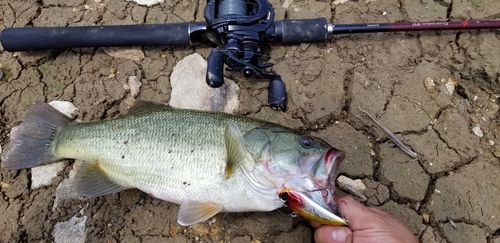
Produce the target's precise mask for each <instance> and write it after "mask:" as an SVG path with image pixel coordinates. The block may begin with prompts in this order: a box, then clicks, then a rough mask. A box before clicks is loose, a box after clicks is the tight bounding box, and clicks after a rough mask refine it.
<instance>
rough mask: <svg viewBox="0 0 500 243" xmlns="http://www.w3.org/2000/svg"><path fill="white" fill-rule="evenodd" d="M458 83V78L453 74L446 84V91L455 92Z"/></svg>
mask: <svg viewBox="0 0 500 243" xmlns="http://www.w3.org/2000/svg"><path fill="white" fill-rule="evenodd" d="M457 85H458V80H456V79H455V78H454V77H453V76H452V77H449V78H448V81H447V82H446V84H445V87H446V90H445V93H447V94H448V95H450V96H451V95H453V93H454V92H455V87H456V86H457Z"/></svg>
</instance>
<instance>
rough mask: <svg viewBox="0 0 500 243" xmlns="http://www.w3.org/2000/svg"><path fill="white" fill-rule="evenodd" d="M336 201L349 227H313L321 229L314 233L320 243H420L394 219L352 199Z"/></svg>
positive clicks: (316, 225) (346, 198) (348, 197)
mask: <svg viewBox="0 0 500 243" xmlns="http://www.w3.org/2000/svg"><path fill="white" fill-rule="evenodd" d="M335 201H336V202H337V205H338V206H339V207H340V211H341V212H342V213H343V214H344V216H345V217H346V218H347V220H349V226H348V227H347V226H333V225H319V224H315V223H312V225H313V226H314V227H315V228H317V229H316V232H315V233H314V240H315V241H316V242H317V243H340V242H342V243H365V242H366V243H382V242H383V243H391V242H394V243H399V242H405V243H406V242H407V243H418V240H417V238H416V237H415V236H414V235H413V233H412V232H411V231H410V229H408V228H407V227H406V225H405V224H404V223H403V222H401V220H399V219H398V218H396V217H394V216H393V215H391V214H388V213H386V212H383V211H380V210H378V209H375V208H370V207H366V206H365V205H363V204H361V203H360V202H358V201H356V199H354V198H353V197H350V196H344V197H339V198H336V199H335Z"/></svg>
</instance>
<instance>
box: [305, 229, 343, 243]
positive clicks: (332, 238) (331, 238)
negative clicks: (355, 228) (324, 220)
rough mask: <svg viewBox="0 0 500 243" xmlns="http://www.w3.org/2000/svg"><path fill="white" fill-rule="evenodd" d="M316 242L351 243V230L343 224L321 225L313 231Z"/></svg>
mask: <svg viewBox="0 0 500 243" xmlns="http://www.w3.org/2000/svg"><path fill="white" fill-rule="evenodd" d="M314 241H316V243H352V231H351V229H349V228H348V227H345V226H333V225H322V226H320V227H319V228H318V229H317V230H316V232H314Z"/></svg>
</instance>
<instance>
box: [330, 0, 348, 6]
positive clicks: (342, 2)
mask: <svg viewBox="0 0 500 243" xmlns="http://www.w3.org/2000/svg"><path fill="white" fill-rule="evenodd" d="M346 2H349V0H335V1H333V5H335V6H337V5H339V4H344V3H346Z"/></svg>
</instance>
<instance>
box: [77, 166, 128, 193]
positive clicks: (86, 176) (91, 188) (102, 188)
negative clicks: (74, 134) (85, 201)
mask: <svg viewBox="0 0 500 243" xmlns="http://www.w3.org/2000/svg"><path fill="white" fill-rule="evenodd" d="M74 189H75V191H76V192H77V193H78V194H80V195H83V196H87V197H98V196H102V195H106V194H112V193H117V192H119V191H122V190H125V189H128V188H127V187H124V186H121V185H119V184H117V183H116V182H114V181H112V180H111V179H110V178H109V177H108V175H106V173H105V172H104V171H103V170H102V169H101V168H100V167H99V164H98V163H97V162H96V161H93V162H85V163H83V164H82V165H81V166H80V167H79V168H78V170H77V172H76V175H75V183H74Z"/></svg>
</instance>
